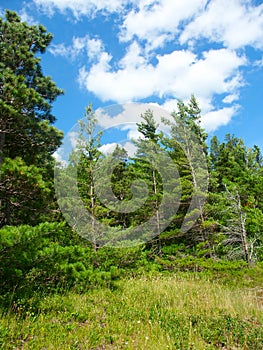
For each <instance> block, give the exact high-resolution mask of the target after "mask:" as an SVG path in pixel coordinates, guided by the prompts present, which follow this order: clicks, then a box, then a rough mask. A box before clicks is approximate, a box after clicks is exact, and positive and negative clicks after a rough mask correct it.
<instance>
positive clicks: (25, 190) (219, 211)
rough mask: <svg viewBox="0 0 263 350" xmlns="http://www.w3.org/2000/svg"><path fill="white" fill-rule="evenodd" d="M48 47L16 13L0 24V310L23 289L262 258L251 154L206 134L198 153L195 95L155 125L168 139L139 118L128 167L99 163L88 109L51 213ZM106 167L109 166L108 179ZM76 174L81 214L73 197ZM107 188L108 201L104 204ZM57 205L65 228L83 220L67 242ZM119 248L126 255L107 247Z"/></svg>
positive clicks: (258, 164) (258, 169) (147, 116)
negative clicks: (44, 66)
mask: <svg viewBox="0 0 263 350" xmlns="http://www.w3.org/2000/svg"><path fill="white" fill-rule="evenodd" d="M51 40H52V35H51V34H50V33H48V32H47V30H46V29H45V28H44V27H43V26H42V25H28V24H27V23H24V22H22V21H21V20H20V18H19V16H18V15H17V14H16V13H14V12H11V11H7V12H6V14H5V18H4V19H3V18H0V226H1V230H0V290H1V296H2V297H1V298H2V299H1V301H2V302H4V300H8V303H10V299H8V298H7V299H6V298H5V297H6V295H7V294H8V295H11V298H15V297H14V295H16V296H21V295H26V293H27V292H28V291H32V289H38V290H41V288H43V289H45V290H46V289H47V288H49V289H50V290H52V288H58V287H61V288H68V287H70V286H73V285H75V286H76V285H78V286H79V288H86V286H87V285H96V284H97V283H99V284H103V285H104V284H107V283H112V281H113V280H114V279H115V278H118V276H119V275H121V274H122V272H123V271H124V270H125V271H127V269H128V270H129V271H131V270H132V271H133V273H135V271H137V272H138V271H140V269H141V268H145V269H147V268H148V269H173V268H176V267H178V266H179V267H182V268H183V267H184V268H192V266H195V268H196V266H197V261H198V264H199V266H200V267H201V268H202V266H203V267H204V266H208V264H207V263H206V261H209V264H212V261H215V264H218V261H219V260H218V259H224V260H222V261H225V262H226V264H227V261H230V260H233V261H240V262H238V263H235V262H233V264H234V265H235V264H236V265H235V266H244V264H245V263H252V262H257V261H262V260H263V235H262V226H263V213H262V210H263V198H262V193H261V189H262V184H263V176H262V170H263V168H262V155H261V153H260V149H259V148H258V147H257V146H254V147H253V148H248V147H247V146H246V145H245V144H244V142H243V140H242V139H240V138H237V137H235V136H233V135H226V137H225V140H224V141H223V142H220V141H219V140H218V139H217V138H216V137H213V138H212V140H211V143H210V144H209V145H208V144H207V135H206V133H205V132H204V130H203V129H202V128H201V126H200V119H201V111H200V109H199V107H198V103H197V101H196V99H195V98H194V97H193V96H192V97H191V99H190V101H189V103H188V104H185V103H183V102H181V101H179V102H178V106H177V111H176V112H174V113H172V115H171V118H169V119H164V120H163V121H162V123H163V124H164V125H166V126H167V127H169V128H170V130H171V132H170V134H169V136H167V135H166V134H164V133H162V132H160V131H159V125H158V124H157V123H156V121H155V118H154V114H153V113H152V112H151V111H150V110H148V111H145V113H144V114H143V115H142V119H141V122H139V123H138V125H137V126H138V130H139V131H140V133H141V134H142V137H141V138H139V139H138V140H136V141H135V145H136V148H137V151H136V154H135V155H134V157H132V158H130V157H128V155H127V152H126V151H125V150H124V149H123V148H122V147H121V146H117V147H116V149H115V150H114V152H113V153H112V154H110V155H107V156H105V155H104V154H103V153H102V152H101V151H100V146H101V145H100V137H101V135H100V134H98V133H96V126H97V123H98V121H97V120H96V116H95V115H94V112H93V111H92V109H91V107H88V108H87V110H86V114H85V118H84V120H82V121H81V122H80V132H79V138H78V143H77V147H76V149H75V150H74V152H73V153H72V154H71V159H70V162H69V163H68V164H67V165H66V166H65V165H64V166H61V167H57V169H58V170H59V171H58V173H57V176H56V181H57V182H58V183H61V184H63V186H62V187H63V188H62V189H61V186H60V187H59V186H58V187H59V191H61V192H59V191H58V193H57V195H58V200H59V206H58V203H57V199H56V195H55V188H54V166H55V160H54V157H53V153H54V152H55V151H56V150H57V149H58V147H59V146H60V145H61V143H62V138H63V134H62V132H61V131H59V130H58V129H56V128H55V127H54V125H53V124H54V122H55V120H56V119H55V117H54V116H53V114H52V104H53V102H54V101H55V100H56V98H57V97H58V96H60V95H62V94H63V91H62V90H61V89H59V88H58V87H57V86H56V84H55V83H54V82H53V81H52V79H51V78H50V77H47V76H45V75H44V74H43V71H42V67H41V58H40V57H41V54H43V53H44V52H45V50H46V48H47V47H48V45H49V44H50V42H51ZM87 135H89V137H88V138H87ZM84 136H85V137H84ZM101 161H103V162H102V164H104V165H103V166H102V167H96V165H97V164H100V163H101ZM163 161H164V163H162V162H163ZM108 164H115V167H114V170H113V172H112V173H111V174H110V176H106V169H107V165H108ZM104 166H105V168H104ZM76 167H77V188H78V193H79V194H80V197H81V204H82V207H83V209H81V210H78V209H79V207H78V205H75V204H76V203H77V204H79V203H80V201H79V199H78V198H75V197H74V196H75V193H74V192H72V188H74V186H73V187H72V180H74V179H73V178H72V172H71V170H72V169H76ZM175 169H177V170H176V171H177V173H176V171H175ZM174 174H177V175H176V176H173V175H174ZM105 179H107V181H105ZM109 179H110V181H108V180H109ZM141 180H143V183H144V185H143V186H145V185H146V188H145V187H142V183H141V182H140V181H141ZM109 185H110V186H111V189H112V193H111V196H109V197H106V198H104V199H105V200H104V202H102V201H101V196H102V197H103V193H104V194H105V193H109V192H107V188H108V186H109ZM145 189H146V190H147V191H146V190H145ZM63 191H64V192H63ZM100 192H101V193H100ZM146 192H147V197H146V199H145V200H144V194H145V193H146ZM69 194H70V195H69ZM136 194H137V195H136ZM193 199H194V202H193ZM74 200H76V201H77V202H74ZM119 203H121V206H120V207H119V210H115V209H116V206H118V205H119ZM61 208H62V212H63V215H64V216H67V215H68V221H69V222H70V223H71V226H73V228H74V227H75V226H76V225H77V226H78V224H79V223H80V222H82V221H81V218H80V215H83V213H84V214H85V213H86V212H85V210H88V212H89V213H90V214H91V215H90V216H91V220H90V221H89V222H88V223H85V224H84V225H83V226H81V227H77V231H78V230H79V231H80V232H79V233H80V234H77V233H75V231H74V230H72V228H71V227H70V226H69V225H67V224H66V223H65V221H64V220H65V219H64V216H63V215H62V213H61ZM67 208H69V210H68V211H67ZM74 208H75V211H74ZM72 213H73V214H75V215H74V218H75V219H74V220H75V222H73V221H72V220H73V219H72V217H73V216H72ZM74 224H76V225H75V226H74ZM100 224H103V225H104V226H102V227H104V228H105V227H107V228H108V230H107V232H106V233H105V232H104V231H100V230H99V229H98V228H99V227H100ZM123 232H126V233H125V234H126V237H125V239H123V237H122V235H123ZM85 235H86V236H85ZM82 236H85V237H82ZM85 238H87V239H85ZM123 242H126V243H125V244H126V246H125V248H123V249H116V248H111V247H112V246H114V247H116V246H119V245H121V244H122V243H123ZM105 244H106V246H107V245H108V247H103V248H101V247H102V246H103V245H105ZM129 246H133V247H130V248H129ZM196 259H197V260H196ZM198 259H199V260H198ZM207 259H208V260H207ZM220 261H221V260H220ZM225 262H221V263H220V264H222V265H220V266H221V267H222V266H223V267H222V268H224V266H225V265H224V264H225ZM244 262H245V263H244ZM216 266H217V267H218V266H219V265H216ZM221 267H220V268H221ZM218 268H219V267H218ZM125 274H126V272H125ZM22 292H23V293H24V294H23V293H22ZM21 293H22V294H21ZM15 305H16V306H15V307H18V304H17V302H16V304H15Z"/></svg>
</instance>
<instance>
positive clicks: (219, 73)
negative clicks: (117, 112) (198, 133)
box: [0, 0, 263, 149]
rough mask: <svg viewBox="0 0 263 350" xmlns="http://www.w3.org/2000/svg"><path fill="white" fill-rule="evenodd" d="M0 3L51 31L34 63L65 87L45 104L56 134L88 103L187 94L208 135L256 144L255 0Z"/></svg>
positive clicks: (261, 124)
mask: <svg viewBox="0 0 263 350" xmlns="http://www.w3.org/2000/svg"><path fill="white" fill-rule="evenodd" d="M7 8H8V9H12V10H15V11H17V12H18V13H19V14H20V15H21V16H22V19H23V20H25V21H28V22H29V23H30V24H37V23H41V24H43V25H44V26H45V27H46V28H47V29H48V31H50V32H51V33H53V35H54V39H53V41H52V45H51V46H50V47H49V49H48V50H47V52H46V53H45V54H44V55H43V57H42V66H43V70H44V72H45V74H47V75H51V76H52V78H53V80H54V81H55V82H56V84H57V85H58V86H59V87H61V88H62V89H64V90H65V95H64V96H62V97H59V98H58V100H57V101H56V102H55V104H54V109H53V111H54V114H55V115H56V116H57V122H56V126H57V127H58V128H59V129H62V130H63V131H64V132H65V133H67V132H68V131H69V130H70V129H71V128H72V126H73V125H74V124H75V123H76V122H77V120H78V119H79V118H82V117H83V114H84V110H85V106H87V105H88V104H89V103H90V102H91V103H92V104H93V107H94V108H95V109H96V108H99V107H106V106H109V105H112V104H116V103H128V102H144V103H145V102H147V103H155V104H156V103H158V105H160V106H161V107H162V108H163V109H165V110H167V111H172V110H174V109H175V108H176V101H177V99H178V98H180V99H182V100H184V101H188V100H189V98H190V96H191V94H192V93H193V94H194V95H195V96H196V98H197V100H198V101H199V104H200V106H201V109H202V115H203V117H202V125H203V126H204V128H205V129H206V130H207V131H208V133H209V135H210V136H211V135H215V134H216V135H218V136H219V138H220V139H221V140H223V136H224V135H225V134H226V133H231V134H235V135H236V136H238V137H242V138H243V139H244V140H245V142H246V144H247V145H248V146H253V145H254V144H257V145H259V146H260V147H261V148H262V149H263V133H262V131H263V111H262V104H261V101H263V88H262V82H263V4H262V1H257V0H210V1H205V0H184V1H181V0H159V1H158V0H75V1H73V0H27V1H19V0H0V13H1V15H3V13H4V11H5V9H7ZM138 117H139V115H138ZM127 118H128V117H127ZM136 118H137V117H136ZM128 119H129V118H128ZM126 121H127V122H128V121H131V120H126ZM133 121H136V119H135V120H133ZM133 132H134V130H132V129H129V133H130V134H131V135H133V136H134V133H133Z"/></svg>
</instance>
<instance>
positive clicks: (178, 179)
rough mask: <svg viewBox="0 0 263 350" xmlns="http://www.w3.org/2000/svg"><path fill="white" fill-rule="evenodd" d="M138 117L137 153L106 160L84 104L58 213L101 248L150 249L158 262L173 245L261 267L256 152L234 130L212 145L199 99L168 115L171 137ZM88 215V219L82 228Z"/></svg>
mask: <svg viewBox="0 0 263 350" xmlns="http://www.w3.org/2000/svg"><path fill="white" fill-rule="evenodd" d="M141 119H142V121H141V122H139V123H138V124H137V127H138V131H140V133H141V137H139V139H138V140H134V144H135V145H136V153H135V154H134V156H133V157H129V156H128V154H127V151H126V150H125V149H124V148H122V147H121V146H119V145H117V146H116V148H115V150H114V151H113V152H112V153H111V154H108V155H105V154H103V153H102V152H101V151H100V146H101V144H100V137H101V136H102V135H101V134H99V133H98V132H97V128H96V126H97V123H98V121H97V119H96V115H95V114H94V112H93V111H92V109H91V108H90V107H89V108H87V111H86V115H85V118H84V119H83V120H81V122H80V129H79V135H78V139H77V142H76V143H77V146H76V148H75V150H74V151H73V152H72V154H71V156H70V162H69V164H68V165H67V166H65V165H64V166H62V168H61V169H60V171H59V173H58V174H59V175H58V178H57V181H58V182H60V183H61V184H62V186H61V188H60V191H58V197H59V202H60V207H61V208H62V211H63V212H64V214H65V216H66V218H68V221H69V222H70V223H71V225H72V226H75V227H76V229H77V230H78V229H79V233H80V234H82V235H83V236H85V237H86V238H87V239H89V240H90V241H91V242H92V243H93V246H94V248H95V250H96V249H97V248H99V247H100V246H101V245H108V246H123V245H124V246H125V245H126V246H129V245H134V244H139V243H146V246H147V249H151V250H152V251H153V252H154V254H156V255H158V256H159V257H162V255H163V249H164V251H167V247H169V249H168V250H170V251H171V252H172V251H173V249H174V250H175V251H176V253H179V252H180V254H184V253H186V252H190V253H191V254H195V255H198V256H202V257H207V258H226V259H230V260H233V259H243V260H245V261H246V262H247V263H251V262H253V261H254V262H255V261H261V260H262V257H263V256H262V252H263V251H262V243H263V241H262V238H263V236H262V224H263V214H262V208H263V207H262V196H261V193H260V189H261V184H262V179H263V178H262V170H263V168H262V156H261V153H260V149H259V148H258V147H257V146H254V147H253V148H248V147H246V145H245V144H244V142H243V140H242V139H239V138H237V137H235V136H233V135H229V134H228V135H226V136H225V140H224V142H222V143H221V142H220V141H219V140H218V139H217V137H216V136H214V137H213V138H212V139H211V143H210V145H209V147H208V145H207V143H206V140H207V135H206V133H205V131H204V130H203V129H202V127H201V126H200V122H201V111H200V109H199V107H198V103H197V101H196V99H195V97H194V96H192V97H191V99H190V101H189V103H188V104H184V103H183V102H181V101H179V102H178V105H177V112H174V113H172V114H171V118H169V119H165V118H163V121H162V123H163V124H166V125H169V127H170V134H169V135H168V136H167V135H166V134H164V133H163V132H160V131H158V130H159V128H158V127H159V126H158V124H157V123H156V121H155V119H154V115H153V113H152V112H151V111H150V110H148V111H146V112H145V113H144V114H143V115H142V116H141ZM161 129H162V128H161ZM74 169H77V172H76V173H75V171H74ZM109 169H110V171H109ZM72 174H73V176H72ZM76 174H77V175H76ZM74 176H77V183H78V193H77V191H76V190H75V189H74V186H73V183H74V179H73V177H74ZM142 180H143V184H144V186H145V187H141V186H142V184H141V182H139V181H142ZM59 187H60V186H59ZM76 193H77V195H79V194H80V196H81V201H80V200H78V198H76V197H77V196H76ZM145 193H146V194H147V195H146V198H143V197H144V194H145ZM101 198H102V199H103V200H101ZM143 199H144V200H143ZM114 208H115V209H116V210H114ZM87 212H89V213H91V218H90V220H89V222H88V221H87V222H85V223H84V220H83V217H84V216H85V215H86V213H87ZM100 223H104V226H100ZM105 226H107V227H111V229H108V230H105ZM103 229H104V231H103Z"/></svg>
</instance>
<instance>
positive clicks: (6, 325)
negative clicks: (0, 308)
mask: <svg viewBox="0 0 263 350" xmlns="http://www.w3.org/2000/svg"><path fill="white" fill-rule="evenodd" d="M0 344H2V347H1V349H34V350H37V349H42V350H45V349H61V350H63V349H94V350H95V349H96V350H102V349H147V350H151V349H153V350H158V349H161V350H162V349H178V350H183V349H197V350H198V349H200V350H204V349H249V350H251V349H255V350H260V349H263V345H262V344H263V291H262V289H260V287H256V288H248V287H246V286H236V287H233V286H231V288H229V287H228V286H227V285H224V284H220V283H218V282H213V281H209V280H207V279H206V278H200V277H198V274H194V273H192V274H182V273H181V274H168V275H161V274H156V275H152V276H148V277H147V276H141V277H135V278H131V279H127V280H121V281H119V282H118V285H117V287H116V288H114V289H107V288H98V289H93V290H90V291H87V292H85V293H83V294H78V293H74V292H72V291H70V292H68V293H66V294H63V295H59V294H55V295H46V296H43V298H41V299H37V298H35V297H32V299H29V300H28V301H27V309H26V310H25V309H24V308H23V305H22V304H21V305H20V304H19V302H18V303H17V304H16V305H15V312H13V311H11V310H9V311H8V312H7V313H3V314H2V319H1V323H0Z"/></svg>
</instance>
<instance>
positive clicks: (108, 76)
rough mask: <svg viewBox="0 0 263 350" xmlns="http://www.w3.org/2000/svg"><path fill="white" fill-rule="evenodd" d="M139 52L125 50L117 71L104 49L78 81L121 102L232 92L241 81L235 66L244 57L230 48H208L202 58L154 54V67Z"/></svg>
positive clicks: (242, 62) (185, 53)
mask: <svg viewBox="0 0 263 350" xmlns="http://www.w3.org/2000/svg"><path fill="white" fill-rule="evenodd" d="M132 45H133V44H132ZM136 48H137V45H136ZM139 52H140V51H139V49H137V51H136V50H135V51H133V50H131V51H129V50H128V52H127V54H126V56H125V57H124V58H123V59H122V60H121V64H120V67H119V69H117V70H114V69H113V67H112V66H111V59H112V57H111V56H110V55H109V54H108V53H107V52H103V54H102V55H101V57H100V60H99V62H98V63H96V64H94V65H92V67H91V68H90V70H87V69H86V68H85V67H82V68H81V70H80V72H79V82H80V83H81V84H82V85H83V86H85V87H86V88H87V89H88V90H89V91H92V92H93V93H94V94H96V95H97V96H99V97H100V99H101V100H103V101H110V100H113V101H117V102H120V103H121V102H126V101H132V100H136V99H137V100H138V99H143V98H146V97H148V96H152V95H157V96H159V97H167V96H171V97H176V98H180V99H185V98H188V97H189V96H190V95H191V94H192V93H195V94H196V95H197V96H201V98H203V99H207V98H209V97H210V98H212V96H213V95H214V94H221V93H234V92H235V90H236V89H238V88H239V87H240V86H242V84H243V82H242V79H241V76H240V74H239V72H238V69H239V68H240V67H241V66H243V65H245V64H246V59H245V58H244V57H243V56H239V55H238V54H237V53H236V52H235V51H232V50H228V49H219V50H210V51H208V52H204V53H203V57H201V58H197V56H196V55H195V54H194V53H192V52H190V51H187V50H180V51H173V52H172V53H170V54H165V55H162V56H161V55H159V56H157V60H158V63H157V64H156V65H155V66H154V65H152V64H151V63H149V62H146V61H145V59H144V58H142V57H141V56H140V55H139ZM102 82H103V83H102Z"/></svg>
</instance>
